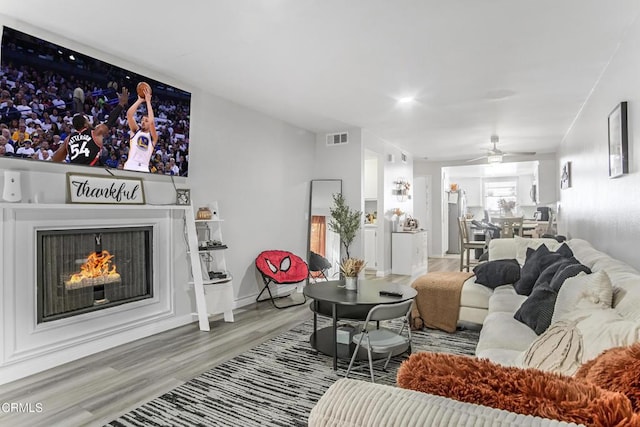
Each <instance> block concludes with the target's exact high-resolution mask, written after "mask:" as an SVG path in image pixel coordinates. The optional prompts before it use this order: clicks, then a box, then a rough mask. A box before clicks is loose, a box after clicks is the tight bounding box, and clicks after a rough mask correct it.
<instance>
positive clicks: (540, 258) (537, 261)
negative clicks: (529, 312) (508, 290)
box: [513, 244, 573, 295]
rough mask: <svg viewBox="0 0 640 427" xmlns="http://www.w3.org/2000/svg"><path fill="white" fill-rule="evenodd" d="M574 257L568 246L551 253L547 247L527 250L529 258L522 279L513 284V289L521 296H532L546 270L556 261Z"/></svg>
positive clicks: (521, 272) (521, 275)
mask: <svg viewBox="0 0 640 427" xmlns="http://www.w3.org/2000/svg"><path fill="white" fill-rule="evenodd" d="M572 256H573V252H572V251H571V249H569V247H568V246H567V245H566V244H563V245H562V246H560V248H558V250H557V251H556V252H551V251H549V248H547V247H546V246H545V245H540V246H539V247H538V249H535V250H533V249H531V248H527V257H526V259H525V262H524V265H523V266H522V270H521V271H520V279H519V280H518V281H517V282H516V283H514V284H513V287H514V288H515V290H516V292H517V293H518V294H520V295H530V294H531V291H532V290H533V285H534V284H535V283H536V280H538V277H539V276H540V274H541V273H542V272H543V271H544V269H545V268H547V267H548V266H550V265H551V264H553V263H554V262H556V261H559V260H561V259H563V258H569V257H572Z"/></svg>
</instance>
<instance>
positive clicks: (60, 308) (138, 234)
mask: <svg viewBox="0 0 640 427" xmlns="http://www.w3.org/2000/svg"><path fill="white" fill-rule="evenodd" d="M37 236H38V237H37V240H38V245H37V246H38V252H37V266H38V268H37V286H38V292H37V294H38V323H42V322H48V321H52V320H57V319H61V318H64V317H69V316H74V315H77V314H82V313H87V312H90V311H94V310H100V309H103V308H107V307H113V306H115V305H120V304H125V303H129V302H133V301H138V300H141V299H145V298H151V297H152V296H153V286H152V278H153V268H152V264H153V263H152V259H153V258H152V248H153V242H152V239H153V228H152V227H146V226H145V227H119V228H100V229H95V228H93V229H78V230H39V231H38V232H37Z"/></svg>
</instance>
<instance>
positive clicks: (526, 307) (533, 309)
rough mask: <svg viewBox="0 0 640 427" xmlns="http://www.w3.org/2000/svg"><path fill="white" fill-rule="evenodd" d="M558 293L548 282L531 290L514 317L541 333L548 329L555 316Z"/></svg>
mask: <svg viewBox="0 0 640 427" xmlns="http://www.w3.org/2000/svg"><path fill="white" fill-rule="evenodd" d="M556 298H558V293H557V292H556V291H554V290H553V289H551V287H550V286H549V284H548V283H542V284H541V285H539V286H536V288H535V289H534V290H533V292H531V295H530V296H529V298H527V299H526V300H525V301H524V302H523V303H522V305H521V306H520V308H519V309H518V311H516V314H514V315H513V317H514V318H515V319H516V320H519V321H520V322H522V323H524V324H525V325H527V326H528V327H530V328H531V329H533V330H534V331H535V333H536V334H538V335H540V334H542V333H543V332H544V331H546V330H547V328H548V327H549V325H550V324H551V318H552V317H553V308H554V307H555V304H556Z"/></svg>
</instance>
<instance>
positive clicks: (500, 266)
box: [473, 259, 520, 289]
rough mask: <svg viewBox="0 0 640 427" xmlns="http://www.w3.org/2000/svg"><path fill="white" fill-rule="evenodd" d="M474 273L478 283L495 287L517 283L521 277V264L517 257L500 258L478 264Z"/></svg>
mask: <svg viewBox="0 0 640 427" xmlns="http://www.w3.org/2000/svg"><path fill="white" fill-rule="evenodd" d="M473 273H474V274H475V275H476V283H479V284H481V285H484V286H486V287H488V288H491V289H495V288H496V287H497V286H501V285H509V284H512V283H515V282H516V281H517V280H518V279H519V278H520V264H518V261H517V260H515V259H499V260H495V261H487V262H483V263H481V264H478V265H477V266H476V267H475V268H474V269H473Z"/></svg>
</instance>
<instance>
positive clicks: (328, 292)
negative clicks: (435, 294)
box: [304, 280, 418, 371]
mask: <svg viewBox="0 0 640 427" xmlns="http://www.w3.org/2000/svg"><path fill="white" fill-rule="evenodd" d="M358 288H359V291H358V292H356V291H348V290H346V289H345V288H344V280H332V281H329V282H318V283H310V284H308V285H307V286H305V288H304V294H305V295H306V296H307V297H309V298H312V299H313V302H312V303H311V304H312V305H311V308H312V310H313V312H314V315H313V330H314V333H313V334H312V335H311V338H310V342H311V346H312V347H313V348H315V349H316V350H318V351H319V352H321V353H324V354H327V355H329V356H333V370H334V371H335V370H337V369H338V357H339V356H343V357H345V355H340V354H339V353H338V341H337V340H336V332H337V328H338V319H348V320H365V319H366V318H367V314H368V313H369V310H371V308H372V307H374V306H376V305H378V304H393V303H396V302H401V301H406V300H409V299H413V298H414V297H415V296H416V295H417V294H418V293H417V291H416V290H415V289H413V288H412V287H411V286H407V285H399V284H397V283H388V282H384V281H380V280H359V282H358ZM380 291H392V292H398V293H401V294H402V296H401V297H390V296H382V295H380ZM318 313H320V314H323V315H325V316H331V317H332V319H333V325H332V326H330V327H327V328H323V329H321V330H318V328H317V326H318V324H317V314H318ZM354 348H355V345H354V344H352V343H350V345H349V351H348V352H347V353H350V352H351V351H353V349H354ZM346 357H349V355H346Z"/></svg>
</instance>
